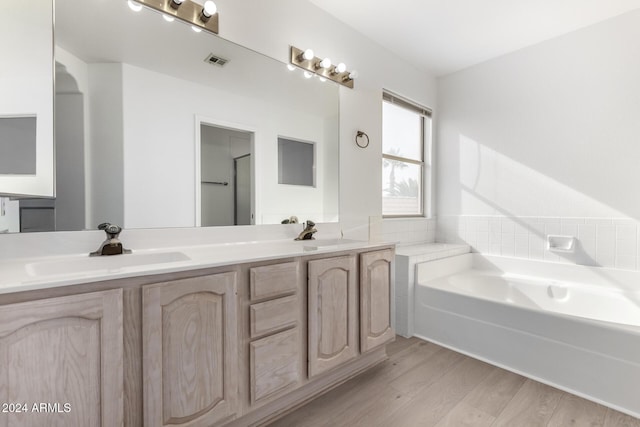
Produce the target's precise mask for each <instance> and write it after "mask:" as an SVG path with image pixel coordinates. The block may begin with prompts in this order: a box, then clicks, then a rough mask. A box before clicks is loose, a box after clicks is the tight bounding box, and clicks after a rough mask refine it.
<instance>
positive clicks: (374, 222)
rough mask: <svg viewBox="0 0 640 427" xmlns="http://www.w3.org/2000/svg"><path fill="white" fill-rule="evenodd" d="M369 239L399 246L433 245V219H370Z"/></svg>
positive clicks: (434, 237) (434, 222) (434, 236)
mask: <svg viewBox="0 0 640 427" xmlns="http://www.w3.org/2000/svg"><path fill="white" fill-rule="evenodd" d="M370 238H371V240H380V241H383V242H395V243H397V244H401V245H412V244H418V243H434V242H435V241H436V219H435V218H382V217H372V218H371V219H370Z"/></svg>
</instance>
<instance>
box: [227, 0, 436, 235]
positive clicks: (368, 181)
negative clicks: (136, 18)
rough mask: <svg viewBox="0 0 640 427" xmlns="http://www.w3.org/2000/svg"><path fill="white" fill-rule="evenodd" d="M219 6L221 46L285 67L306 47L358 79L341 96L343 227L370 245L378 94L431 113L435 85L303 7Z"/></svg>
mask: <svg viewBox="0 0 640 427" xmlns="http://www.w3.org/2000/svg"><path fill="white" fill-rule="evenodd" d="M216 4H218V10H219V11H220V36H222V37H224V38H226V39H229V40H231V41H234V42H236V43H239V44H241V45H244V46H247V47H249V48H251V49H254V50H257V51H259V52H261V53H264V54H266V55H269V56H271V57H274V58H276V59H279V60H281V61H283V62H288V61H289V45H294V46H297V47H299V48H306V47H311V48H313V49H314V51H315V52H316V54H317V55H319V56H329V57H331V58H332V59H333V60H334V61H338V60H339V61H343V62H345V63H346V64H347V66H348V68H349V69H350V70H354V69H356V70H358V71H359V72H360V77H359V78H358V79H357V80H356V82H355V89H353V90H351V89H347V88H341V89H340V125H339V126H340V222H341V225H342V227H343V230H344V232H345V236H347V237H351V238H359V239H367V238H368V237H369V221H370V219H371V220H372V221H374V222H375V221H379V218H380V215H381V213H382V190H381V182H382V171H381V162H382V161H381V156H382V142H381V138H382V89H383V88H385V89H388V90H391V91H393V92H395V93H398V94H400V95H403V96H405V97H407V98H410V99H413V100H414V101H416V102H418V103H420V104H422V105H425V106H427V107H430V108H434V109H436V105H435V104H436V102H435V98H436V87H435V79H433V78H432V77H431V76H429V75H428V74H426V73H425V72H423V71H420V70H418V69H416V68H415V67H413V66H411V65H409V64H408V63H407V62H405V61H403V60H402V59H400V58H398V57H397V56H396V55H395V54H394V53H393V52H390V51H388V50H386V49H384V48H382V47H381V46H379V45H378V44H376V43H374V42H373V41H371V40H369V39H367V38H365V37H364V36H362V35H361V34H360V33H358V32H357V31H355V30H354V29H352V28H351V27H348V26H346V25H345V24H344V23H342V22H341V21H339V20H337V19H335V18H334V17H333V16H331V15H329V14H327V13H326V12H324V11H323V10H321V9H319V8H318V7H316V6H315V5H313V4H311V3H309V2H307V1H299V0H279V1H264V0H251V1H242V2H237V1H234V0H219V1H217V2H216ZM265 35H268V36H265ZM358 130H362V131H365V132H366V133H367V134H368V135H369V137H370V139H371V144H370V146H369V148H368V149H365V150H363V149H361V148H358V147H357V146H356V145H355V142H354V137H355V133H356V131H358ZM372 217H373V218H372ZM423 223H424V225H425V227H424V234H425V236H426V235H427V231H426V228H427V227H426V224H427V222H426V221H423ZM377 229H379V227H378V228H377ZM372 237H374V238H378V237H379V236H378V235H374V236H372Z"/></svg>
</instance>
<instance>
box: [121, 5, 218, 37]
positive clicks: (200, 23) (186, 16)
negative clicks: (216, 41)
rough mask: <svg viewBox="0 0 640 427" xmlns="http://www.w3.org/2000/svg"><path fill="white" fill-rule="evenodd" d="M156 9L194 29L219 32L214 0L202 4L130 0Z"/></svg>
mask: <svg viewBox="0 0 640 427" xmlns="http://www.w3.org/2000/svg"><path fill="white" fill-rule="evenodd" d="M128 1H129V3H133V4H140V5H142V6H146V7H148V8H150V9H153V10H156V11H158V12H160V13H162V14H163V16H166V17H169V18H177V19H179V20H181V21H183V22H185V23H187V24H189V25H191V26H192V28H193V29H194V31H195V30H196V29H197V30H206V31H209V32H210V33H213V34H218V8H217V7H216V4H215V3H214V2H213V1H212V0H207V1H205V2H204V5H200V4H198V3H196V2H195V1H192V0H128Z"/></svg>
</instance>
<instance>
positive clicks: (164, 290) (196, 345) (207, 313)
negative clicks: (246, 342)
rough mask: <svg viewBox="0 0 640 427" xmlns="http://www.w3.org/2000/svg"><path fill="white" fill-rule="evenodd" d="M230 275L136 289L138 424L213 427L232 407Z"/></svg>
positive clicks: (234, 355)
mask: <svg viewBox="0 0 640 427" xmlns="http://www.w3.org/2000/svg"><path fill="white" fill-rule="evenodd" d="M236 306H237V297H236V273H234V272H231V273H221V274H214V275H210V276H203V277H195V278H189V279H182V280H175V281H171V282H166V283H158V284H153V285H148V286H144V287H143V289H142V308H143V313H142V316H143V317H142V329H143V345H142V354H143V378H144V424H145V425H146V426H150V427H151V426H153V427H159V426H190V427H196V426H211V425H213V424H214V423H216V422H218V421H220V420H223V419H227V418H232V417H233V416H234V415H235V413H236V411H237V403H238V378H237V370H238V354H237V340H238V337H237V317H236Z"/></svg>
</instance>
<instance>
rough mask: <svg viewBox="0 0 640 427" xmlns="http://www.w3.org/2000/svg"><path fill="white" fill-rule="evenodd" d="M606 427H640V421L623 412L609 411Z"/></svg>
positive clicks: (605, 421) (605, 422)
mask: <svg viewBox="0 0 640 427" xmlns="http://www.w3.org/2000/svg"><path fill="white" fill-rule="evenodd" d="M604 427H640V419H639V418H634V417H631V416H629V415H627V414H623V413H622V412H618V411H614V410H613V409H608V410H607V415H606V417H605V420H604Z"/></svg>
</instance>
